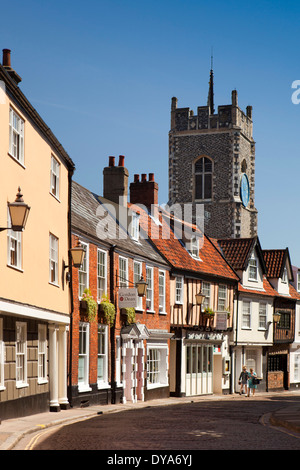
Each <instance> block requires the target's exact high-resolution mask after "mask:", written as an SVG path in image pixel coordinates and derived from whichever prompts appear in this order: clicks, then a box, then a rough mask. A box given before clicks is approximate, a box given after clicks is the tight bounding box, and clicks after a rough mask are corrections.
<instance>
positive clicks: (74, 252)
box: [66, 240, 85, 268]
mask: <svg viewBox="0 0 300 470" xmlns="http://www.w3.org/2000/svg"><path fill="white" fill-rule="evenodd" d="M70 253H71V256H72V261H73V265H74V268H80V266H81V265H82V263H83V260H84V256H85V249H84V248H83V246H82V245H81V243H80V241H79V240H78V242H77V246H74V247H73V248H71V249H70ZM66 267H67V266H66Z"/></svg>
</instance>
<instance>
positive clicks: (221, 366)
mask: <svg viewBox="0 0 300 470" xmlns="http://www.w3.org/2000/svg"><path fill="white" fill-rule="evenodd" d="M157 190H158V187H157V184H156V183H155V181H154V176H153V174H150V175H149V178H148V180H147V179H146V175H142V177H141V179H140V177H139V176H138V175H135V178H134V181H133V182H132V183H131V184H130V203H131V205H130V207H131V208H133V209H134V210H139V207H140V221H141V227H142V229H143V230H144V231H145V232H146V233H147V235H148V237H149V239H150V240H151V243H152V244H153V246H154V247H155V248H156V249H157V250H158V251H159V253H160V254H161V255H162V256H163V258H164V259H165V260H166V261H167V263H168V265H169V268H170V316H171V333H172V334H173V336H172V339H171V344H170V392H171V394H172V395H176V396H183V395H186V396H191V395H202V394H209V393H229V391H230V347H229V335H230V333H231V331H232V327H233V307H234V297H235V291H236V289H237V286H238V279H239V278H238V276H237V275H236V273H235V272H234V271H233V270H232V268H231V267H230V266H229V264H228V263H227V261H226V260H225V259H224V257H223V256H222V255H221V253H220V251H219V249H218V248H217V247H216V246H215V244H214V243H213V242H212V241H211V240H210V239H209V238H208V237H207V236H205V235H204V234H203V233H202V232H201V230H200V229H199V228H197V227H196V226H195V225H192V224H190V223H189V221H186V220H182V219H180V218H178V217H174V216H172V215H171V213H170V212H169V211H167V210H166V208H161V207H158V205H157V204H158V197H157ZM141 205H142V206H141ZM150 206H151V207H150ZM199 293H201V294H202V296H203V298H202V305H199V304H197V300H196V298H197V294H199Z"/></svg>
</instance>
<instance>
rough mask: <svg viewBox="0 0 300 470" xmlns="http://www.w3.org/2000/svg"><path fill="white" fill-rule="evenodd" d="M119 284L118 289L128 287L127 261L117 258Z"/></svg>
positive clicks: (120, 257)
mask: <svg viewBox="0 0 300 470" xmlns="http://www.w3.org/2000/svg"><path fill="white" fill-rule="evenodd" d="M119 284H120V287H127V286H128V259H127V258H123V257H122V256H119Z"/></svg>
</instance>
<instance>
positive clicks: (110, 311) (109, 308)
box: [100, 295, 116, 326]
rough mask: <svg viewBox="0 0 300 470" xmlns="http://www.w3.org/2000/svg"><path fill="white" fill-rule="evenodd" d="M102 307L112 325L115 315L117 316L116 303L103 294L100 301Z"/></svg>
mask: <svg viewBox="0 0 300 470" xmlns="http://www.w3.org/2000/svg"><path fill="white" fill-rule="evenodd" d="M100 309H101V310H102V311H103V313H104V316H105V319H106V322H107V323H108V324H109V325H110V326H113V324H114V320H115V316H116V308H115V306H114V304H112V303H111V302H110V301H109V299H108V297H107V296H105V295H104V296H103V297H102V300H101V303H100Z"/></svg>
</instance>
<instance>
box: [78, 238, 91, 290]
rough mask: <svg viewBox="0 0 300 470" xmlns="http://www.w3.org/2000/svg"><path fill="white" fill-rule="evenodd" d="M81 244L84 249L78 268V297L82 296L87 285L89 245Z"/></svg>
mask: <svg viewBox="0 0 300 470" xmlns="http://www.w3.org/2000/svg"><path fill="white" fill-rule="evenodd" d="M81 246H82V248H83V249H84V251H85V255H84V259H83V262H82V265H81V266H80V268H79V269H78V276H79V297H82V295H83V293H84V291H85V289H88V287H89V246H88V244H87V243H83V242H81Z"/></svg>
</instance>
